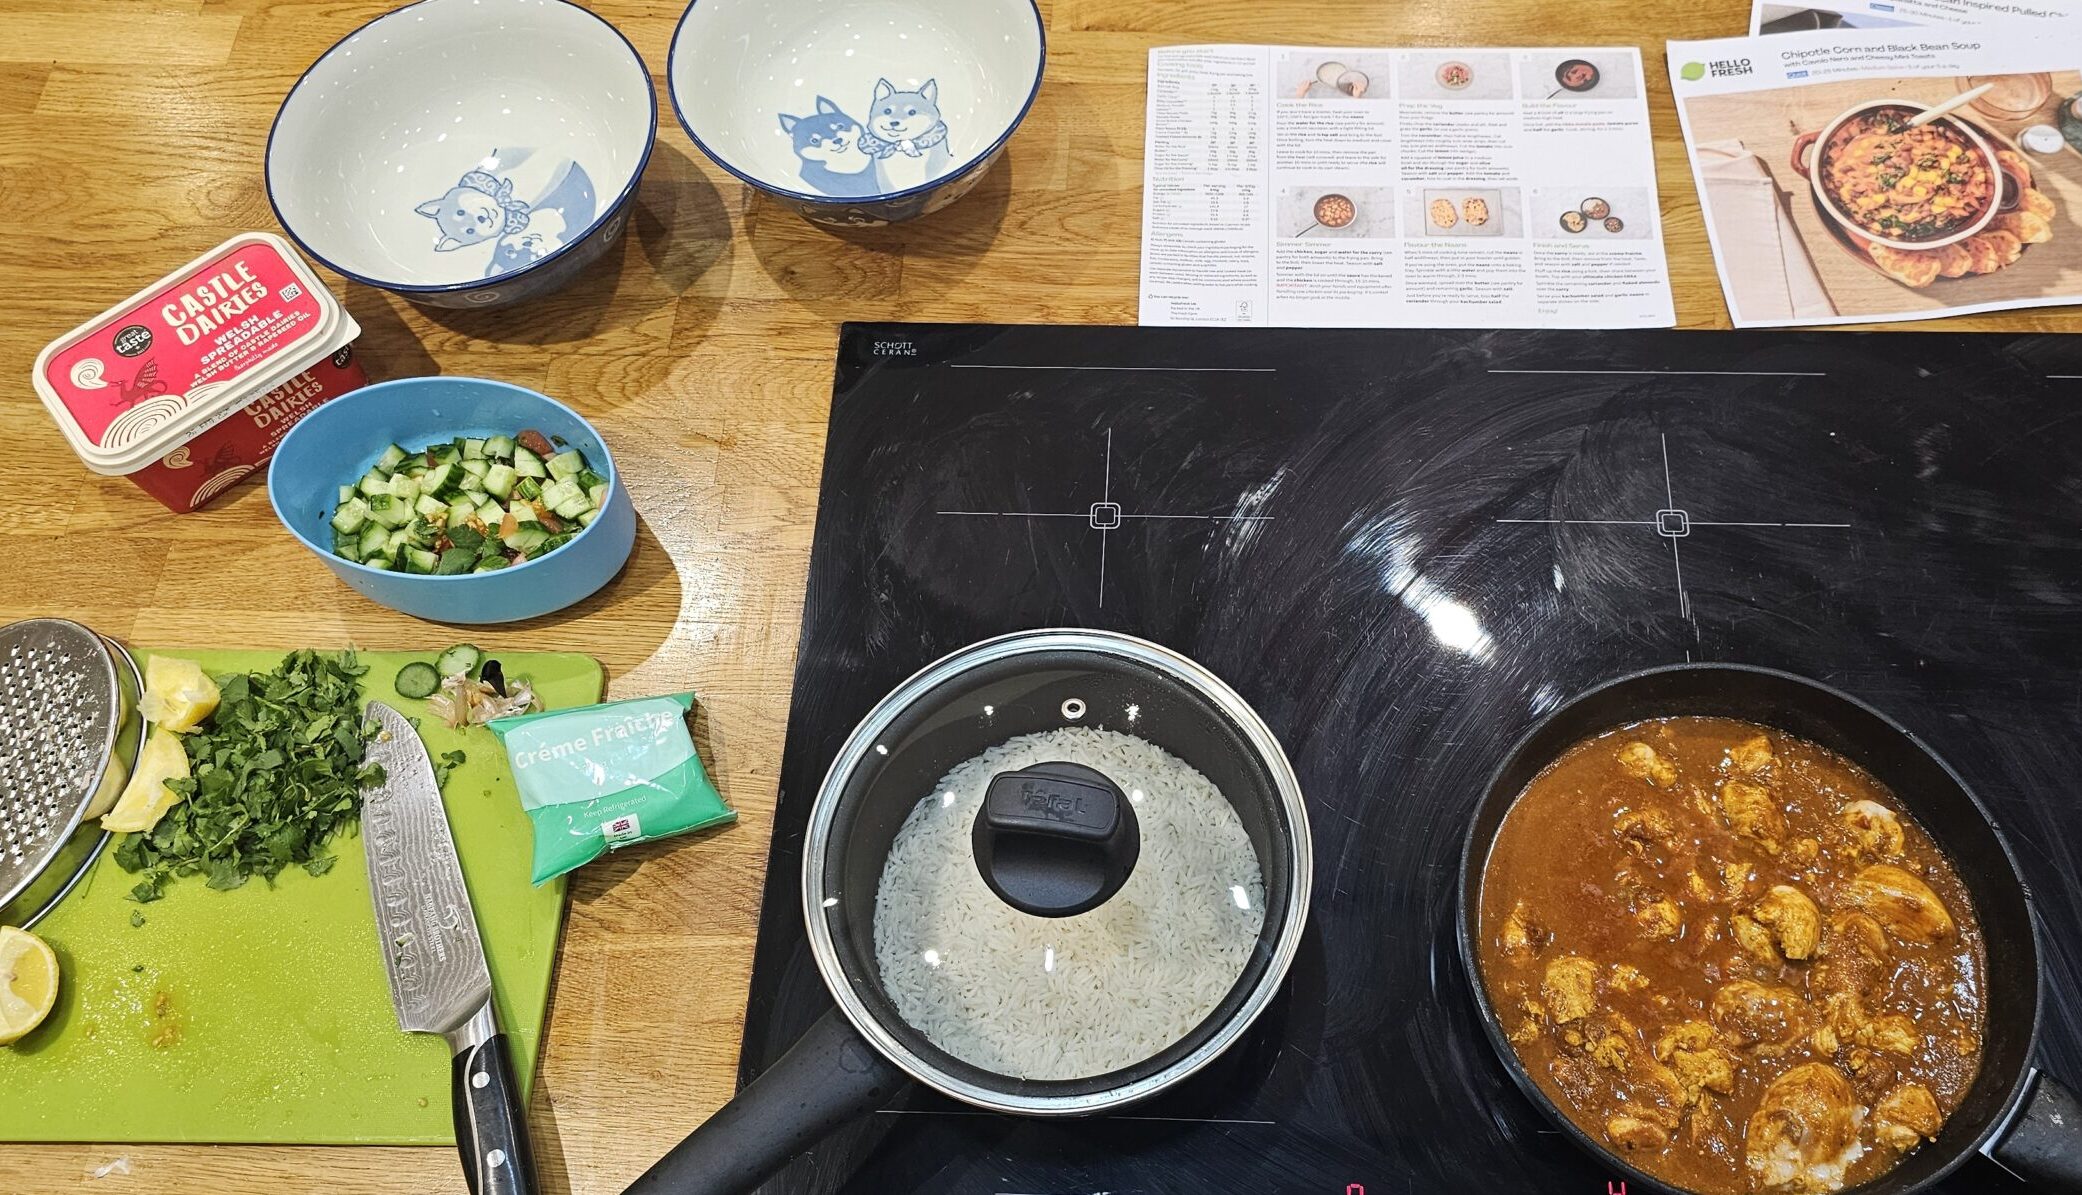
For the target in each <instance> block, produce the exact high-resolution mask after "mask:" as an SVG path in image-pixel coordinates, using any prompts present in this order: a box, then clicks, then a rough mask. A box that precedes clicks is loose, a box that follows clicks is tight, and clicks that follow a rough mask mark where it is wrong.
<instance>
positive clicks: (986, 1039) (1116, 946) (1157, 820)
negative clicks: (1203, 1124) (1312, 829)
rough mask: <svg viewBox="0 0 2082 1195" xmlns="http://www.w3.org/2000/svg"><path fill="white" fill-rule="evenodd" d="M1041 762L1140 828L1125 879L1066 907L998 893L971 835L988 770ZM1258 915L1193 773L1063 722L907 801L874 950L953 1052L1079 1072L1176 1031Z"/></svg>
mask: <svg viewBox="0 0 2082 1195" xmlns="http://www.w3.org/2000/svg"><path fill="white" fill-rule="evenodd" d="M1049 760H1065V761H1068V762H1071V763H1079V764H1083V765H1085V766H1086V767H1090V768H1096V769H1097V770H1099V771H1100V772H1102V773H1104V774H1105V775H1106V776H1107V777H1108V778H1109V779H1111V780H1112V781H1113V782H1114V783H1115V784H1117V785H1119V786H1120V788H1121V791H1123V792H1125V793H1127V794H1128V795H1129V799H1130V800H1131V801H1133V802H1134V808H1135V817H1136V820H1137V822H1138V823H1139V824H1140V828H1141V834H1142V854H1141V857H1140V858H1139V859H1138V860H1137V862H1136V864H1135V870H1134V872H1133V874H1131V875H1130V876H1129V878H1128V882H1127V884H1126V885H1125V886H1124V887H1122V888H1121V890H1120V892H1118V893H1116V894H1115V895H1114V897H1113V898H1112V899H1111V900H1109V901H1107V902H1106V903H1105V904H1103V905H1100V906H1099V907H1098V908H1096V909H1093V910H1092V911H1090V912H1088V913H1082V914H1079V915H1078V916H1075V917H1035V916H1032V915H1030V914H1027V913H1022V912H1020V911H1019V910H1017V909H1014V908H1012V907H1011V906H1009V905H1007V904H1006V903H1005V902H1004V901H1003V900H1001V899H999V898H998V896H997V894H995V893H993V892H992V891H991V890H990V889H989V888H988V887H987V886H985V884H984V882H983V877H982V876H981V875H979V874H977V871H976V857H975V851H974V849H973V848H972V846H971V844H970V837H969V835H970V831H971V829H972V827H973V826H974V823H975V820H976V814H977V811H978V810H980V809H981V808H982V806H983V798H984V794H985V792H986V790H987V789H988V788H989V786H990V779H991V777H993V776H995V775H997V774H998V773H1000V772H1007V771H1014V770H1017V769H1021V768H1026V767H1030V766H1032V765H1034V764H1037V763H1043V762H1046V761H1049ZM1264 920H1265V891H1264V880H1263V878H1262V876H1261V873H1260V870H1259V866H1258V857H1257V854H1256V853H1255V852H1254V851H1253V850H1252V849H1251V843H1250V839H1249V838H1248V837H1247V836H1246V835H1245V834H1244V829H1243V823H1242V822H1241V821H1239V820H1238V819H1237V816H1236V810H1235V809H1234V808H1233V807H1232V806H1231V805H1230V804H1229V802H1228V801H1227V800H1225V799H1224V798H1223V796H1222V794H1221V792H1220V791H1219V790H1218V789H1216V788H1215V786H1214V784H1213V783H1212V782H1211V781H1209V780H1208V778H1207V777H1205V776H1203V775H1201V774H1200V773H1199V772H1197V771H1195V770H1194V769H1193V768H1192V767H1191V766H1189V765H1188V764H1187V763H1186V762H1185V761H1184V760H1181V759H1179V758H1178V757H1176V756H1174V755H1172V754H1170V753H1169V752H1167V751H1165V750H1163V749H1162V748H1159V747H1156V746H1154V745H1152V744H1150V743H1147V742H1145V741H1143V740H1141V739H1138V738H1135V737H1133V736H1131V735H1125V734H1117V733H1114V732H1112V731H1107V730H1094V729H1087V728H1083V727H1069V728H1065V729H1061V730H1050V731H1044V732H1042V733H1040V734H1030V735H1024V736H1022V737H1020V738H1016V739H1012V740H1010V741H1008V742H1005V743H1000V744H999V745H998V746H996V747H993V748H991V749H990V750H988V751H986V752H984V753H983V754H981V755H979V756H977V757H975V758H974V759H971V760H969V761H967V762H966V763H962V764H959V765H957V766H956V767H955V768H954V770H953V771H950V772H948V773H947V775H946V776H944V777H942V778H941V780H940V783H939V784H938V785H937V786H936V787H935V788H934V789H933V791H932V792H931V793H930V794H929V795H927V796H926V797H925V798H924V799H922V800H920V801H919V802H918V807H917V808H916V809H914V810H912V811H911V815H910V816H909V817H908V818H906V819H905V820H904V824H903V826H902V828H900V829H899V830H898V831H897V835H896V841H895V843H894V844H893V845H892V846H891V848H890V851H889V860H888V862H887V863H885V864H884V865H883V868H882V887H881V890H880V891H879V892H878V893H877V894H876V896H875V958H876V961H877V962H878V963H879V964H880V966H881V969H882V983H883V986H884V987H885V988H886V989H887V990H888V992H889V996H890V998H891V999H892V1000H893V1001H894V1002H895V1004H896V1008H897V1011H898V1012H899V1013H900V1014H902V1016H903V1018H904V1019H905V1020H906V1021H907V1022H909V1023H910V1024H911V1025H912V1026H913V1027H914V1028H916V1029H917V1030H918V1031H919V1032H921V1033H923V1034H925V1036H926V1037H927V1038H928V1039H930V1040H931V1041H932V1042H933V1044H935V1045H937V1046H939V1047H940V1048H941V1049H943V1050H945V1051H947V1052H948V1053H949V1054H952V1055H954V1056H955V1057H956V1058H959V1059H961V1060H963V1061H964V1062H968V1063H971V1064H973V1065H975V1066H979V1067H982V1068H984V1069H986V1070H990V1071H994V1072H996V1073H998V1074H1002V1075H1009V1076H1013V1077H1018V1078H1030V1079H1081V1078H1088V1077H1090V1076H1093V1075H1100V1074H1104V1073H1106V1072H1108V1071H1113V1070H1118V1069H1120V1068H1121V1067H1124V1066H1131V1065H1133V1064H1135V1063H1137V1062H1140V1061H1142V1060H1143V1059H1145V1058H1148V1057H1150V1056H1151V1055H1153V1054H1156V1053H1158V1052H1159V1051H1161V1050H1163V1049H1164V1048H1165V1047H1167V1046H1170V1045H1171V1044H1173V1043H1174V1042H1176V1041H1178V1040H1179V1039H1180V1038H1182V1037H1184V1036H1185V1035H1186V1034H1187V1033H1188V1032H1190V1031H1191V1030H1192V1029H1193V1027H1194V1026H1196V1025H1198V1024H1199V1023H1200V1022H1201V1021H1202V1020H1203V1019H1204V1018H1205V1017H1206V1016H1207V1014H1208V1013H1210V1012H1212V1011H1213V1010H1214V1007H1215V1005H1216V1004H1218V1003H1220V1002H1221V1000H1222V997H1223V996H1225V995H1227V994H1228V992H1229V989H1230V988H1231V987H1232V986H1234V985H1235V983H1236V979H1237V977H1238V976H1239V975H1241V974H1242V973H1243V969H1244V965H1245V963H1246V962H1248V961H1249V959H1250V955H1251V950H1252V947H1253V946H1254V945H1255V944H1256V942H1257V940H1258V933H1259V930H1260V928H1261V926H1262V925H1263V924H1264Z"/></svg>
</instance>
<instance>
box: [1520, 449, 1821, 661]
mask: <svg viewBox="0 0 2082 1195" xmlns="http://www.w3.org/2000/svg"><path fill="white" fill-rule="evenodd" d="M1661 438H1662V443H1663V502H1664V505H1663V508H1662V509H1661V510H1658V511H1656V512H1655V517H1654V518H1649V519H1498V520H1496V521H1497V522H1499V523H1543V524H1547V525H1550V526H1553V525H1565V526H1572V527H1653V528H1655V533H1656V534H1657V535H1659V536H1662V537H1663V538H1664V539H1666V540H1668V541H1669V543H1670V570H1671V572H1672V573H1673V574H1674V575H1675V577H1676V579H1677V613H1678V616H1679V617H1680V618H1683V619H1685V620H1687V621H1690V620H1691V617H1692V599H1691V595H1690V594H1688V593H1687V592H1685V588H1684V553H1683V552H1681V551H1679V549H1678V546H1677V541H1679V540H1681V539H1684V538H1686V537H1687V536H1689V535H1691V533H1692V528H1694V527H1787V528H1818V529H1830V530H1838V531H1848V530H1850V529H1851V525H1850V524H1849V523H1779V522H1768V521H1755V520H1746V519H1695V518H1693V517H1692V516H1691V512H1689V511H1687V510H1685V509H1684V508H1683V507H1681V506H1679V505H1677V483H1676V481H1675V479H1674V477H1673V475H1672V474H1671V472H1670V437H1669V435H1668V434H1667V433H1665V434H1663V435H1662V437H1661ZM1694 625H1695V626H1696V624H1694Z"/></svg>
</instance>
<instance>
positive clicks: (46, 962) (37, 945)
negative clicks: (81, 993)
mask: <svg viewBox="0 0 2082 1195" xmlns="http://www.w3.org/2000/svg"><path fill="white" fill-rule="evenodd" d="M57 1003H58V956H57V955H55V954H52V953H51V948H50V946H49V945H47V944H46V943H45V942H44V940H43V939H42V938H39V937H37V936H36V935H35V934H32V933H30V932H29V931H28V930H25V929H15V928H13V927H11V926H5V925H0V1046H11V1045H13V1044H14V1043H15V1042H17V1041H20V1040H21V1039H22V1037H23V1036H24V1035H26V1034H27V1033H28V1032H29V1031H30V1030H31V1029H34V1028H36V1027H37V1026H38V1025H41V1024H43V1019H44V1018H45V1017H47V1016H49V1015H51V1007H52V1006H53V1005H55V1004H57Z"/></svg>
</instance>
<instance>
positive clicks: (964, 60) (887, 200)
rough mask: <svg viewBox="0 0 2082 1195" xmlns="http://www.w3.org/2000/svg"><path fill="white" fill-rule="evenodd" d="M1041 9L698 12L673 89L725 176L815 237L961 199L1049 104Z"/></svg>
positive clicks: (704, 4) (826, 3)
mask: <svg viewBox="0 0 2082 1195" xmlns="http://www.w3.org/2000/svg"><path fill="white" fill-rule="evenodd" d="M1046 56H1047V46H1046V42H1045V39H1044V37H1043V34H1042V30H1041V12H1040V9H1038V8H1037V7H1035V4H1034V0H788V2H787V3H776V2H775V0H693V3H691V4H689V5H688V6H687V11H686V12H685V13H684V14H682V15H681V16H680V24H679V29H678V31H677V32H675V33H674V34H673V38H672V58H671V61H670V62H669V63H668V65H667V69H666V75H667V80H668V82H669V83H670V85H671V88H672V105H673V109H674V111H676V112H677V113H678V114H679V118H680V123H681V124H682V125H684V126H686V129H687V135H688V136H689V137H692V138H693V139H694V144H696V145H698V146H700V147H701V150H702V152H703V153H706V154H707V155H708V156H709V157H711V158H714V159H715V160H716V164H717V165H719V166H721V167H723V169H725V170H728V171H729V172H730V173H732V174H734V175H736V176H737V177H738V178H740V179H743V180H744V181H745V182H747V183H749V184H751V185H752V186H754V187H757V188H758V189H760V190H762V191H765V192H766V193H767V194H769V195H772V196H773V197H774V198H776V199H778V200H780V201H781V202H782V203H785V204H787V205H788V206H789V207H791V208H793V209H795V210H796V211H797V212H800V213H801V214H802V215H803V216H805V217H807V218H808V219H810V220H813V221H815V222H817V223H819V224H834V225H859V224H889V223H894V222H896V221H898V220H909V219H911V218H913V217H915V216H921V215H924V214H925V213H927V212H932V211H938V210H939V209H940V208H943V207H946V206H947V205H948V204H950V203H953V202H954V201H955V200H957V199H959V198H961V197H962V196H963V195H965V194H967V193H968V191H969V189H970V188H972V187H974V186H975V185H976V183H977V181H978V180H980V179H981V178H982V177H983V174H984V172H985V171H987V170H989V169H990V166H991V163H993V162H995V161H997V159H998V155H999V154H1000V153H1002V152H1003V151H1004V148H1005V142H1006V141H1007V140H1008V139H1010V138H1011V136H1012V131H1013V130H1014V129H1016V128H1018V127H1019V122H1020V121H1021V120H1022V119H1024V118H1025V117H1026V114H1027V109H1028V108H1030V107H1031V106H1032V105H1033V102H1034V96H1035V94H1036V93H1037V92H1038V91H1040V89H1041V71H1042V66H1043V63H1044V61H1045V59H1046Z"/></svg>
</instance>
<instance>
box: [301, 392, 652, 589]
mask: <svg viewBox="0 0 2082 1195" xmlns="http://www.w3.org/2000/svg"><path fill="white" fill-rule="evenodd" d="M525 428H534V429H535V430H536V431H539V432H541V433H542V434H543V435H545V436H548V437H549V438H550V439H551V440H553V441H554V440H559V439H561V440H562V441H563V442H564V443H566V444H569V445H570V446H571V447H573V448H576V449H578V450H579V451H580V452H583V453H585V457H586V465H587V467H589V468H591V469H592V470H593V471H594V472H596V473H598V474H600V475H601V476H602V477H605V478H607V485H608V491H607V505H605V506H604V507H602V508H601V510H600V515H599V517H597V518H595V519H594V520H593V522H592V523H590V524H589V525H587V526H586V527H585V528H584V529H583V530H581V531H580V532H579V533H578V534H577V535H575V536H572V537H571V542H570V543H568V544H565V545H564V546H563V547H561V548H558V549H557V550H556V551H554V552H551V553H549V554H548V555H546V556H538V557H536V558H535V559H533V560H530V561H527V562H526V563H524V564H516V565H514V566H513V567H511V568H502V569H499V570H497V571H496V572H489V573H462V574H460V575H457V576H452V577H434V576H425V575H421V574H415V573H401V572H391V571H388V570H385V569H377V568H370V567H369V566H368V565H365V564H356V563H355V562H354V561H352V560H347V559H344V558H342V557H339V556H335V555H333V552H332V523H331V520H332V515H333V509H334V507H335V506H336V505H337V503H338V502H339V497H340V492H339V491H340V487H341V486H343V485H350V484H352V483H353V482H354V480H355V479H356V478H358V477H360V476H361V475H362V474H364V473H366V472H368V471H369V467H370V466H371V465H373V464H374V463H375V462H376V458H377V457H378V456H380V455H382V452H383V450H384V449H385V448H387V447H389V446H390V445H392V444H401V445H405V446H407V447H411V448H417V447H419V446H420V445H422V444H433V443H438V442H440V441H442V440H449V439H453V438H454V437H456V436H493V435H508V436H510V435H513V434H514V433H515V432H518V431H521V430H522V429H525ZM267 496H268V501H269V502H271V503H273V504H274V507H275V515H276V517H278V518H280V519H281V520H282V525H283V526H284V527H287V528H289V533H290V534H291V535H294V536H295V537H296V539H297V542H298V543H300V544H302V545H304V546H305V547H306V548H309V549H310V550H311V552H312V553H313V554H314V555H316V556H317V557H318V558H319V559H320V560H323V561H324V562H325V567H327V568H329V569H331V570H332V571H333V575H335V576H337V577H339V578H340V580H342V581H344V582H346V583H347V585H348V587H349V588H351V589H353V590H354V591H355V592H357V593H359V594H361V595H362V596H363V597H365V598H368V599H369V600H370V601H372V602H375V603H377V604H378V605H383V606H389V607H390V608H391V609H393V610H400V611H403V612H404V613H406V614H410V615H412V616H413V617H415V618H425V619H430V620H432V621H434V622H460V623H487V622H514V621H517V620H519V619H523V618H535V617H538V616H540V615H544V614H549V613H551V612H553V611H557V610H562V609H563V608H564V607H566V606H569V605H571V604H573V603H574V602H578V601H582V600H584V599H585V598H587V597H590V596H592V595H593V594H594V593H595V592H597V591H598V590H599V589H600V587H601V586H603V585H606V584H607V583H608V582H609V581H611V580H613V579H614V576H615V574H616V573H618V572H620V571H621V569H622V566H623V565H624V564H626V563H628V560H629V553H630V551H631V550H632V549H633V548H634V547H635V545H636V506H635V504H634V503H632V502H631V501H630V500H629V490H628V487H627V486H625V485H623V484H622V476H621V474H620V473H618V472H617V471H616V470H615V463H614V456H613V454H611V453H609V452H608V450H607V442H606V441H604V440H602V439H601V438H600V433H599V432H597V431H595V430H594V429H593V425H592V424H590V423H587V422H586V421H585V419H584V418H583V417H582V416H580V415H579V413H578V412H576V411H574V410H572V409H571V408H570V407H567V406H565V405H564V404H563V403H560V402H558V401H556V400H555V399H552V398H550V397H548V396H547V395H543V394H538V393H536V392H535V391H533V390H527V389H523V388H522V387H519V386H512V385H508V384H507V383H505V382H493V381H487V380H485V379H483V378H459V377H428V378H403V379H400V380H398V381H395V382H382V383H379V384H377V385H374V386H364V387H362V388H361V389H359V390H353V391H349V392H348V393H346V394H343V395H341V396H340V397H338V398H336V399H334V400H332V401H331V402H328V403H325V404H323V405H321V406H318V407H315V408H313V409H312V411H311V413H310V414H309V415H306V416H304V417H303V419H301V420H299V421H298V422H297V424H296V426H295V427H292V428H290V429H289V434H288V435H285V436H283V437H282V443H281V445H280V446H279V447H278V448H276V449H275V456H274V459H273V460H272V461H270V462H269V464H268V474H267Z"/></svg>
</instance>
